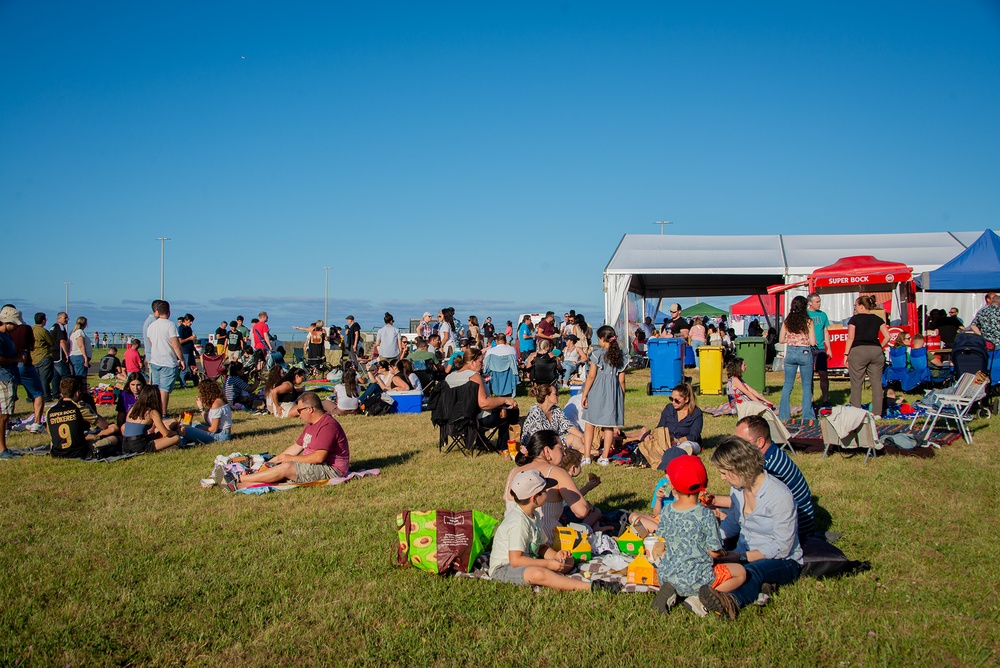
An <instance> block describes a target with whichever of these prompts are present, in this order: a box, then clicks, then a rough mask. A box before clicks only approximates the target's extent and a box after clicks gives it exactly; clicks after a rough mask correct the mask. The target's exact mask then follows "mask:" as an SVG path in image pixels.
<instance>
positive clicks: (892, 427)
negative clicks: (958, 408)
mask: <svg viewBox="0 0 1000 668" xmlns="http://www.w3.org/2000/svg"><path fill="white" fill-rule="evenodd" d="M785 425H786V426H787V427H788V430H789V431H790V432H792V445H793V446H794V447H795V450H796V452H804V453H806V454H813V453H822V452H823V433H822V431H821V427H820V425H819V424H818V423H817V424H815V425H808V424H806V423H805V421H803V420H789V421H788V422H786V423H785ZM877 427H878V436H879V438H880V439H881V438H882V437H883V436H891V435H894V434H910V435H911V436H916V435H917V433H918V432H914V431H910V426H909V424H899V423H898V422H897V423H894V424H879V425H877ZM960 437H961V434H960V433H959V432H957V431H946V430H943V429H935V430H934V433H932V434H931V436H930V438H929V439H928V440H929V441H931V442H934V443H937V444H938V445H950V444H951V443H954V442H955V441H956V440H958V439H959V438H960ZM844 452H850V449H848V450H844ZM879 454H880V455H882V454H885V455H903V456H905V457H922V458H929V457H933V456H934V448H919V447H918V448H914V449H912V450H906V449H904V448H897V447H895V446H890V445H887V446H883V447H882V449H881V450H880V451H879Z"/></svg>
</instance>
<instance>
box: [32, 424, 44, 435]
mask: <svg viewBox="0 0 1000 668" xmlns="http://www.w3.org/2000/svg"><path fill="white" fill-rule="evenodd" d="M28 431H30V432H31V433H32V434H42V433H45V427H43V426H42V425H40V424H38V423H36V422H33V423H32V424H30V425H28Z"/></svg>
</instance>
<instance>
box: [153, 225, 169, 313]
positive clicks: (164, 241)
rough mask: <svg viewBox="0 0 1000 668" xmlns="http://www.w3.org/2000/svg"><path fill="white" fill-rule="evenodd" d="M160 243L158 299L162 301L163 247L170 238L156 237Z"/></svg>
mask: <svg viewBox="0 0 1000 668" xmlns="http://www.w3.org/2000/svg"><path fill="white" fill-rule="evenodd" d="M156 240H157V241H159V242H160V299H163V245H164V243H166V242H167V241H170V237H156Z"/></svg>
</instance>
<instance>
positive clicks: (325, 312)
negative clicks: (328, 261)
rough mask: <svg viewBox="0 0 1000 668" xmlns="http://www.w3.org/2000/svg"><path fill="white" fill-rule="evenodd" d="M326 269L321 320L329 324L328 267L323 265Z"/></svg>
mask: <svg viewBox="0 0 1000 668" xmlns="http://www.w3.org/2000/svg"><path fill="white" fill-rule="evenodd" d="M323 269H324V270H325V271H326V292H325V293H324V296H323V322H325V323H326V326H327V327H329V326H330V267H323Z"/></svg>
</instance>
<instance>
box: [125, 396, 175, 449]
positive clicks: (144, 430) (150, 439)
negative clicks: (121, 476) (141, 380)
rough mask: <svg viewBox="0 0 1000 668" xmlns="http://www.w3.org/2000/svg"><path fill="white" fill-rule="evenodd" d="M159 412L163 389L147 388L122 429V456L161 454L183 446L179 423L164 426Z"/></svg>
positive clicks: (137, 399) (167, 423)
mask: <svg viewBox="0 0 1000 668" xmlns="http://www.w3.org/2000/svg"><path fill="white" fill-rule="evenodd" d="M160 408H161V404H160V388H158V387H157V386H156V385H146V386H145V387H144V388H142V389H141V390H140V391H139V396H138V397H136V400H135V405H134V406H132V409H131V410H129V412H128V415H127V416H126V418H125V424H124V425H123V426H122V435H123V436H124V437H125V440H124V442H123V445H122V451H123V452H159V451H160V450H166V449H167V448H172V447H174V446H175V445H178V444H180V442H181V437H180V436H179V435H178V434H177V431H176V430H177V427H178V424H177V421H176V420H168V421H167V422H164V421H163V416H162V415H161V414H160Z"/></svg>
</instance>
